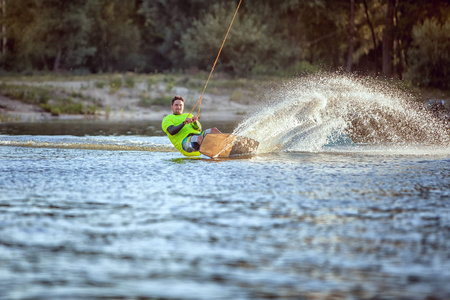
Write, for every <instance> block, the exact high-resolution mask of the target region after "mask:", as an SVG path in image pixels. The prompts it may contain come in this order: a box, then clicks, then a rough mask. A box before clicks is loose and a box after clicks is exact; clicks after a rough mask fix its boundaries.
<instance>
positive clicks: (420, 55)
mask: <svg viewBox="0 0 450 300" xmlns="http://www.w3.org/2000/svg"><path fill="white" fill-rule="evenodd" d="M412 37H413V47H412V48H410V50H409V59H410V69H409V73H408V77H409V78H410V79H411V80H412V81H413V82H415V83H417V84H420V85H423V86H434V87H439V88H450V79H449V78H450V18H449V19H448V20H447V21H446V22H445V23H444V24H440V23H439V22H438V21H437V20H436V19H428V20H425V22H423V24H419V25H416V26H414V28H413V31H412Z"/></svg>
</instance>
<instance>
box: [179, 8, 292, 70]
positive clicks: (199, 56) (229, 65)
mask: <svg viewBox="0 0 450 300" xmlns="http://www.w3.org/2000/svg"><path fill="white" fill-rule="evenodd" d="M235 9H236V6H235V5H234V3H233V4H232V5H230V4H228V3H225V4H216V5H214V6H213V8H212V11H211V13H208V14H206V15H205V16H204V17H203V18H202V19H198V20H195V21H194V22H193V25H192V27H191V28H189V29H188V30H187V32H186V33H185V34H184V35H183V37H182V39H181V46H182V48H183V49H184V53H185V59H186V61H187V62H188V64H190V65H195V66H197V67H199V68H200V69H208V70H209V69H210V68H211V66H212V64H213V62H214V59H215V57H216V55H217V53H218V51H219V49H220V46H221V44H222V41H223V38H224V37H225V34H226V32H227V29H228V26H229V24H230V21H231V19H232V16H233V14H234V12H235ZM239 13H240V14H238V16H237V17H236V20H235V23H234V25H233V27H232V28H231V31H230V34H229V36H228V39H227V41H226V44H225V46H224V49H223V51H222V53H221V56H220V60H219V62H220V63H219V64H218V66H217V68H218V69H221V70H223V71H225V72H229V73H232V74H235V75H240V76H245V75H249V74H250V73H251V72H252V70H253V69H254V68H255V67H256V66H258V67H265V68H267V69H270V70H279V69H281V68H284V67H287V66H288V64H289V62H291V60H292V59H293V57H294V55H293V51H292V49H290V48H289V47H284V46H285V45H286V44H285V43H284V38H285V36H284V35H283V33H280V32H276V31H275V29H276V28H275V27H270V26H268V25H267V24H266V23H265V21H266V20H264V19H263V18H260V17H258V15H256V14H252V13H249V12H248V11H247V12H245V13H244V11H242V12H239Z"/></svg>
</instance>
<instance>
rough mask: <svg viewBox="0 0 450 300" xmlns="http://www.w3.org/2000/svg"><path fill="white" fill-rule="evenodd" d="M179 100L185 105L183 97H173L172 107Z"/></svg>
mask: <svg viewBox="0 0 450 300" xmlns="http://www.w3.org/2000/svg"><path fill="white" fill-rule="evenodd" d="M177 100H181V101H183V103H184V99H183V97H181V96H175V97H173V99H172V105H173V103H174V102H175V101H177Z"/></svg>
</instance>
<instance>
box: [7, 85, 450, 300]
mask: <svg viewBox="0 0 450 300" xmlns="http://www.w3.org/2000/svg"><path fill="white" fill-rule="evenodd" d="M328 83H329V82H328ZM315 88H316V89H317V87H315ZM346 95H348V93H347V94H346ZM287 98H289V97H287ZM328 99H330V98H328ZM307 100H311V98H308V99H307ZM366 101H367V100H366ZM312 102H313V104H311V103H309V104H308V103H306V104H305V103H304V104H300V106H301V107H300V108H301V109H302V112H298V111H294V112H293V110H292V108H290V109H288V110H287V111H290V112H291V113H294V114H296V115H297V116H301V117H298V118H297V119H294V118H290V115H289V114H287V112H282V111H281V110H280V109H283V110H286V107H287V106H289V105H290V104H289V103H285V105H282V106H281V107H278V108H279V109H278V108H277V107H275V106H273V105H268V106H266V107H264V108H263V109H261V110H260V111H259V112H255V114H253V115H252V116H251V117H250V118H247V119H246V120H244V122H242V123H241V124H238V125H236V124H222V126H223V127H227V126H229V127H231V128H235V129H236V130H235V132H236V133H238V134H242V135H246V136H249V137H253V138H257V139H258V140H260V142H261V146H260V151H259V152H258V153H257V154H256V155H254V156H251V157H239V158H235V159H209V158H207V157H200V158H198V159H190V158H184V157H182V156H181V155H180V154H179V153H178V152H175V151H174V148H173V147H172V146H171V145H170V142H169V140H168V138H167V137H165V136H164V135H163V134H162V132H161V131H160V129H159V127H158V124H150V125H149V124H147V125H144V124H142V123H141V124H138V125H136V124H123V123H122V124H110V125H109V126H106V128H109V129H105V127H103V126H104V125H105V124H101V126H99V125H98V124H97V125H95V124H90V125H86V124H79V123H70V122H69V123H68V122H65V123H64V122H63V123H53V125H52V124H31V125H30V124H15V125H6V124H2V125H1V126H0V133H1V135H0V299H146V298H149V299H268V298H269V299H271V298H283V299H426V298H428V299H449V298H450V286H449V284H448V283H449V282H450V151H449V150H450V147H449V145H448V144H446V142H445V133H443V132H441V133H438V134H440V135H441V136H440V140H443V141H444V142H443V143H430V142H425V141H424V142H423V143H415V142H410V140H411V139H408V138H405V137H404V136H402V140H401V141H400V142H398V141H397V142H396V140H395V138H394V135H393V134H391V135H387V133H386V132H385V133H383V134H381V133H380V131H381V130H382V129H379V130H378V131H377V133H380V134H377V135H374V134H372V135H368V134H364V132H368V130H367V128H365V130H356V129H355V128H354V127H351V128H349V127H345V126H350V125H349V123H345V122H342V120H343V118H344V117H343V116H344V114H341V117H337V118H336V117H334V118H333V120H334V121H333V122H332V124H330V121H325V119H326V117H327V116H329V115H330V112H331V111H330V110H327V109H326V107H330V106H329V105H318V103H317V102H314V101H312ZM302 103H303V102H302ZM344 104H345V103H344ZM324 108H325V111H322V112H323V113H318V111H317V110H319V111H320V110H323V109H324ZM305 110H308V111H310V113H306V112H305ZM385 111H386V110H385ZM269 112H271V113H269ZM283 113H284V114H285V115H282V114H283ZM286 114H287V115H286ZM387 114H388V115H390V116H391V115H392V113H391V112H387V113H385V114H384V116H386V115H387ZM274 115H276V116H282V117H281V118H274ZM309 116H312V117H311V118H310V117H309ZM302 118H303V119H302ZM273 119H275V120H273ZM260 120H264V122H259V121H260ZM286 120H287V121H286ZM383 120H386V118H383ZM363 121H364V120H363V119H359V120H357V121H356V123H355V124H360V125H361V124H362V125H361V126H363V125H364V122H363ZM418 122H419V121H418ZM55 124H56V125H55ZM68 124H69V125H68ZM289 124H290V125H289ZM432 124H433V123H432ZM269 125H270V126H272V130H271V131H270V132H269V131H266V132H263V131H262V129H261V127H264V126H269ZM372 125H373V124H372ZM381 125H383V124H382V122H380V124H379V128H381ZM52 126H54V127H52ZM77 126H78V128H79V129H78V130H74V131H73V132H70V130H69V129H64V130H63V129H62V128H65V127H67V128H74V127H77ZM86 126H91V128H90V129H87V128H86ZM290 126H291V127H290ZM49 127H52V128H51V129H49ZM80 128H82V129H80ZM114 128H117V129H114ZM132 128H138V129H139V130H142V128H144V132H141V131H139V130H138V129H136V130H134V129H132ZM277 128H284V131H283V132H284V133H281V131H282V130H279V131H278V130H277ZM110 129H111V130H112V131H108V130H110ZM343 129H346V132H347V133H348V136H350V137H351V138H352V139H353V140H355V141H356V142H357V143H353V142H351V141H350V142H348V136H347V135H343V133H342V132H341V131H340V130H343ZM352 129H353V130H352ZM359 129H361V127H359ZM438 129H441V128H438ZM33 130H36V131H34V132H33ZM390 130H393V129H392V128H390ZM230 131H232V130H230ZM412 131H414V132H416V133H417V131H416V130H411V132H412ZM43 132H45V134H43ZM86 132H88V134H86ZM269 133H270V134H269ZM372 133H373V132H372ZM420 134H421V135H427V134H428V133H427V130H425V129H424V130H423V131H422V132H420ZM333 136H340V137H339V138H333ZM396 136H399V135H398V134H397V135H396ZM382 137H384V138H385V140H384V141H385V143H380V139H381V138H382ZM364 138H366V140H364ZM406 141H408V142H406Z"/></svg>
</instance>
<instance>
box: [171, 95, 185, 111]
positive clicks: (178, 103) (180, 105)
mask: <svg viewBox="0 0 450 300" xmlns="http://www.w3.org/2000/svg"><path fill="white" fill-rule="evenodd" d="M171 108H172V111H173V114H174V115H181V114H182V113H183V110H184V99H183V97H181V96H175V97H173V99H172V106H171Z"/></svg>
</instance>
